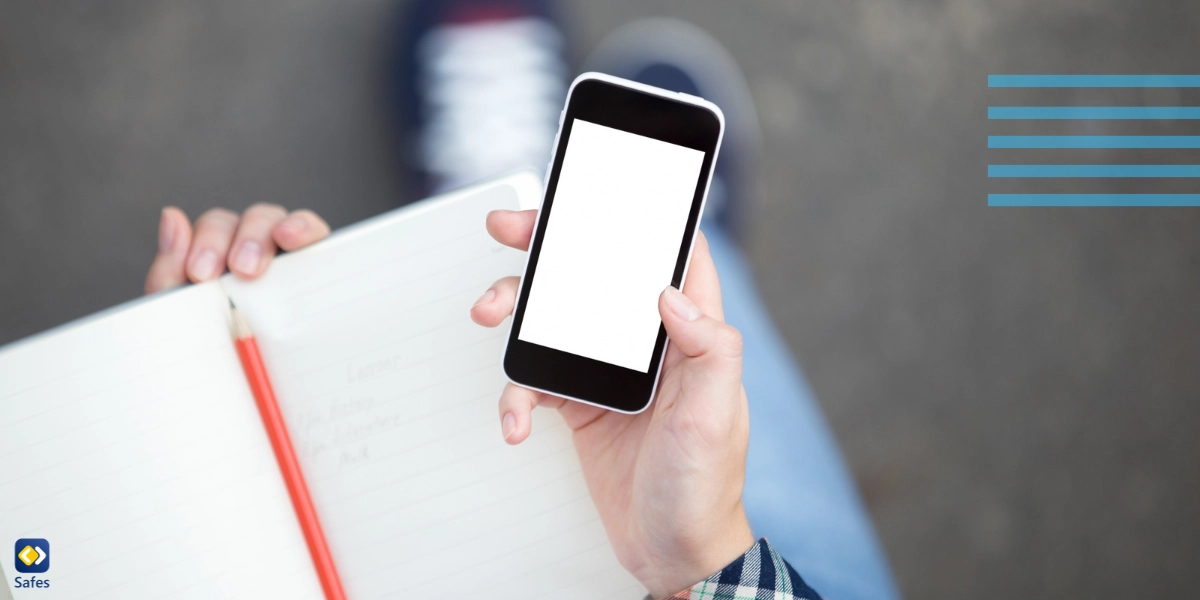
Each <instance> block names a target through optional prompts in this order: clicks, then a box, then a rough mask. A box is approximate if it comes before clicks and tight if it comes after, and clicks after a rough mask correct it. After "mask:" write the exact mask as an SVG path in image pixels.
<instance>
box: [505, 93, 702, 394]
mask: <svg viewBox="0 0 1200 600" xmlns="http://www.w3.org/2000/svg"><path fill="white" fill-rule="evenodd" d="M724 129H725V118H724V116H723V115H722V113H721V110H720V109H719V108H717V106H716V105H715V104H713V103H711V102H708V101H706V100H703V99H701V98H697V97H695V96H691V95H687V94H681V93H677V92H672V91H668V90H663V89H659V88H655V87H651V86H647V85H643V84H640V83H637V82H633V81H628V80H625V79H620V78H617V77H612V76H609V75H604V74H600V73H585V74H583V75H580V76H579V77H578V78H576V79H575V81H574V82H573V83H572V84H571V88H570V91H569V92H568V93H567V103H566V107H565V108H564V109H563V112H562V114H561V115H560V117H559V129H558V136H557V138H556V140H555V143H554V155H553V157H552V158H551V159H550V164H549V165H548V166H547V170H546V185H545V192H544V196H543V197H542V205H541V209H540V210H539V211H538V217H537V224H536V226H535V228H534V231H533V238H532V240H531V243H530V246H529V253H528V256H527V258H526V261H527V262H526V266H525V276H524V277H523V278H522V280H521V289H520V293H519V295H518V296H517V303H516V309H515V311H514V312H513V319H512V328H511V329H510V331H509V336H508V344H507V345H506V346H505V351H504V359H503V365H504V372H505V374H506V375H507V376H508V379H509V380H510V381H512V382H513V383H515V384H517V385H520V386H524V387H527V388H532V389H535V390H539V391H543V392H548V393H551V394H554V395H556V396H561V397H564V398H568V399H571V400H575V401H578V402H584V403H587V404H593V405H596V406H600V407H602V408H607V409H610V410H614V411H618V412H624V413H637V412H641V411H643V410H645V409H646V407H648V406H650V402H651V400H652V399H653V397H654V392H655V388H656V387H657V385H658V376H659V372H660V370H661V368H662V360H663V355H664V354H665V352H666V347H667V333H666V330H665V328H664V327H663V325H662V319H661V318H660V317H659V314H658V297H659V295H660V294H661V293H662V291H663V289H665V288H666V287H667V286H668V285H671V286H675V287H677V288H680V289H682V287H683V281H684V278H685V277H686V275H687V267H688V261H689V260H690V258H691V253H692V243H693V241H694V240H695V236H696V230H697V229H698V228H699V226H700V217H701V215H702V214H703V211H704V202H705V199H706V198H707V196H708V187H709V182H710V181H711V179H712V172H713V165H714V164H715V163H716V161H717V151H718V150H719V148H720V146H721V137H722V135H723V133H724Z"/></svg>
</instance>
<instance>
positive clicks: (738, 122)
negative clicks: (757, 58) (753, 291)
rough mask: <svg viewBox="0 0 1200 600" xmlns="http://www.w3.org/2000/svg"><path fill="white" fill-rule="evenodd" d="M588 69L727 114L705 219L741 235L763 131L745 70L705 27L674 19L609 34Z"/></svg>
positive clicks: (645, 21) (648, 21) (633, 25)
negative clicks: (710, 105) (677, 94)
mask: <svg viewBox="0 0 1200 600" xmlns="http://www.w3.org/2000/svg"><path fill="white" fill-rule="evenodd" d="M585 65H586V67H587V70H590V71H600V72H602V73H609V74H612V75H616V76H618V77H624V78H626V79H632V80H634V81H638V82H641V83H645V84H648V85H653V86H656V87H660V88H664V89H668V90H671V91H675V92H684V93H687V94H692V95H695V96H700V97H701V98H704V99H706V100H709V101H711V102H713V103H715V104H716V105H717V106H720V107H721V110H722V111H723V112H724V113H725V137H724V140H723V141H722V147H721V154H720V157H719V159H718V160H717V168H716V171H715V172H714V173H713V180H712V185H711V186H710V188H709V192H708V203H707V204H706V205H705V210H704V222H705V223H709V224H716V225H719V226H721V227H722V228H724V229H725V231H726V232H727V233H729V234H731V235H734V236H735V237H736V236H737V234H738V232H739V230H740V229H741V227H742V225H743V224H744V223H742V220H743V219H744V214H743V213H744V212H745V210H744V208H743V207H740V205H742V204H744V203H745V202H746V199H747V196H748V190H749V187H750V185H749V184H750V181H749V177H748V174H747V172H746V169H747V167H748V166H749V165H751V164H753V163H754V158H755V155H756V154H757V152H758V148H759V145H760V140H761V137H762V134H761V132H760V130H759V126H758V116H757V113H756V112H755V110H754V99H753V98H752V97H751V95H750V89H749V86H748V85H747V84H746V79H745V77H744V76H743V75H742V72H741V69H739V68H738V66H737V63H736V62H735V61H734V60H733V57H732V56H731V55H730V54H729V52H728V51H727V50H725V48H724V47H723V46H721V44H720V43H719V42H717V41H716V40H715V39H713V38H712V36H710V35H709V34H707V33H705V32H704V31H703V30H702V29H700V28H698V27H696V26H694V25H691V24H689V23H685V22H683V21H679V20H676V19H670V18H650V19H642V20H639V21H634V22H632V23H629V24H628V25H624V26H622V27H620V28H618V29H616V30H615V31H613V32H612V33H610V34H609V35H608V36H607V37H605V39H604V40H603V41H601V42H600V45H599V46H598V47H597V48H596V50H595V51H594V52H592V54H591V56H590V57H589V58H588V59H587V61H586V63H585Z"/></svg>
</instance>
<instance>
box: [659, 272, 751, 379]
mask: <svg viewBox="0 0 1200 600" xmlns="http://www.w3.org/2000/svg"><path fill="white" fill-rule="evenodd" d="M658 312H659V315H661V316H662V320H663V326H664V327H666V329H667V337H669V338H670V339H671V345H673V346H674V347H676V348H678V349H679V350H680V352H682V353H683V354H684V355H685V356H688V357H691V358H700V357H708V356H711V357H714V358H716V359H719V360H722V361H729V362H731V363H733V364H734V365H735V366H737V367H740V366H741V360H742V336H741V334H740V333H738V330H737V329H735V328H733V327H732V326H730V325H727V324H725V323H723V322H721V321H718V320H717V319H714V318H712V317H710V316H708V315H706V314H704V312H703V311H701V310H700V307H698V306H696V304H695V303H694V302H692V301H691V299H690V298H688V297H687V296H685V295H684V294H683V292H680V291H679V290H677V289H675V288H674V287H670V286H668V287H667V289H665V290H663V293H662V295H660V296H659V298H658Z"/></svg>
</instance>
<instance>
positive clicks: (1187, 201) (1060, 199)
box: [988, 194, 1200, 206]
mask: <svg viewBox="0 0 1200 600" xmlns="http://www.w3.org/2000/svg"><path fill="white" fill-rule="evenodd" d="M988 206H1200V194H988Z"/></svg>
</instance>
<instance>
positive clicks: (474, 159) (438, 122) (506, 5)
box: [398, 0, 570, 193]
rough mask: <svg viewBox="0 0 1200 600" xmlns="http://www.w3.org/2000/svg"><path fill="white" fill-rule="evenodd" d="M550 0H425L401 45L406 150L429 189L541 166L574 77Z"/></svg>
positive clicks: (409, 18)
mask: <svg viewBox="0 0 1200 600" xmlns="http://www.w3.org/2000/svg"><path fill="white" fill-rule="evenodd" d="M553 8H554V7H553V6H552V5H551V3H550V2H549V1H547V0H441V1H438V0H417V1H416V2H413V3H412V4H411V5H410V6H409V7H408V9H409V12H408V13H407V15H406V20H405V23H404V27H405V28H406V31H405V32H403V34H402V36H401V38H400V40H401V44H402V47H401V48H400V49H399V59H400V60H399V72H398V76H399V81H398V84H399V88H400V89H399V92H400V102H401V105H402V114H403V123H402V126H403V131H402V136H403V137H402V139H403V141H404V145H405V150H406V152H405V154H406V155H407V158H408V160H409V162H410V163H411V166H412V167H413V169H414V170H415V172H416V177H415V179H416V180H417V181H418V182H419V185H420V187H421V190H420V191H421V192H423V193H436V192H440V191H444V190H448V189H452V188H456V187H461V186H463V185H466V184H469V183H472V182H476V181H479V180H482V179H487V178H489V177H493V176H495V175H498V174H501V173H504V172H507V171H512V170H515V169H520V168H533V169H535V170H538V171H542V170H544V168H545V165H546V160H547V158H548V157H549V156H550V150H551V148H550V145H551V143H553V141H554V133H555V131H556V129H557V127H558V113H559V111H560V110H561V109H562V105H563V101H564V99H565V98H566V87H567V81H568V77H569V75H570V72H569V67H568V58H567V45H566V39H565V36H564V35H563V28H562V27H561V26H560V20H559V17H558V15H557V14H556V12H555V11H554V10H553Z"/></svg>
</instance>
